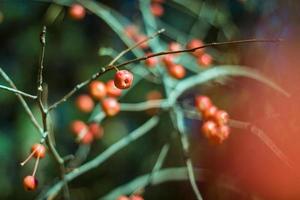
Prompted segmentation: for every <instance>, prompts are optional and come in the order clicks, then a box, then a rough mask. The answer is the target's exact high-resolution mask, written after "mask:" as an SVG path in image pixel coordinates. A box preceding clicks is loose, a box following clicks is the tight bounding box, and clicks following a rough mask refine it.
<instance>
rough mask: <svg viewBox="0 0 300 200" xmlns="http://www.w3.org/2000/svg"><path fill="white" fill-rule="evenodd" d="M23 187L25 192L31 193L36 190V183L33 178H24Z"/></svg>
mask: <svg viewBox="0 0 300 200" xmlns="http://www.w3.org/2000/svg"><path fill="white" fill-rule="evenodd" d="M23 186H24V188H25V189H26V190H27V191H32V190H35V189H36V188H37V186H38V181H37V179H36V178H35V177H34V176H26V177H25V178H24V179H23Z"/></svg>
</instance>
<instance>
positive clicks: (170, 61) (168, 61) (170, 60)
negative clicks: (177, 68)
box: [162, 54, 175, 68]
mask: <svg viewBox="0 0 300 200" xmlns="http://www.w3.org/2000/svg"><path fill="white" fill-rule="evenodd" d="M174 58H175V57H174V55H172V54H167V55H164V56H163V57H162V62H163V63H164V64H165V66H166V67H167V68H169V67H172V66H173V65H175V63H174Z"/></svg>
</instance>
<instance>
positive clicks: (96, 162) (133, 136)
mask: <svg viewBox="0 0 300 200" xmlns="http://www.w3.org/2000/svg"><path fill="white" fill-rule="evenodd" d="M158 121H159V118H158V117H157V116H155V117H152V118H151V119H149V120H148V121H147V122H145V123H144V124H143V125H141V126H140V127H139V128H137V129H135V130H134V131H133V132H131V133H129V134H128V135H127V136H126V137H124V138H122V139H121V140H119V141H118V142H116V143H115V144H113V145H111V146H110V147H109V148H108V149H106V150H105V151H104V152H103V153H101V154H100V155H98V156H97V157H96V158H94V159H93V160H91V161H89V162H87V163H85V164H84V165H81V166H80V167H78V168H77V169H75V170H73V171H72V172H70V173H69V174H67V175H65V180H66V181H67V182H69V181H72V180H73V179H75V178H77V177H78V176H80V175H82V174H84V173H86V172H88V171H89V170H91V169H94V168H96V167H98V166H100V165H101V164H102V163H104V162H105V161H106V160H107V159H109V158H110V157H111V156H113V155H114V154H115V153H117V152H118V151H120V150H121V149H123V148H124V147H126V146H127V145H129V144H131V142H133V141H135V140H137V139H138V138H140V137H141V136H143V135H144V134H146V133H147V132H148V131H149V130H151V129H152V128H154V127H155V126H156V125H157V123H158ZM63 184H64V182H63V181H59V182H57V183H56V184H55V185H53V186H52V187H50V189H49V190H48V191H46V192H45V193H42V194H41V196H40V197H38V199H45V198H53V197H55V196H56V195H57V194H58V192H59V191H60V190H61V188H62V187H63Z"/></svg>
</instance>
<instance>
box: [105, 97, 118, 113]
mask: <svg viewBox="0 0 300 200" xmlns="http://www.w3.org/2000/svg"><path fill="white" fill-rule="evenodd" d="M102 109H103V111H104V112H105V114H106V115H107V116H114V115H116V114H117V113H118V112H119V111H120V104H119V103H118V101H117V100H116V99H115V98H111V97H108V98H106V99H104V100H103V101H102Z"/></svg>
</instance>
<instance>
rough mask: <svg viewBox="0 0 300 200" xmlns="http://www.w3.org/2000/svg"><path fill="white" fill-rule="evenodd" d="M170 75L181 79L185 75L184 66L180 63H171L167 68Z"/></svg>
mask: <svg viewBox="0 0 300 200" xmlns="http://www.w3.org/2000/svg"><path fill="white" fill-rule="evenodd" d="M168 72H169V74H170V76H172V77H173V78H176V79H182V78H183V77H184V76H185V73H186V72H185V68H184V67H183V66H182V65H177V64H176V65H173V66H172V67H169V68H168Z"/></svg>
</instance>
